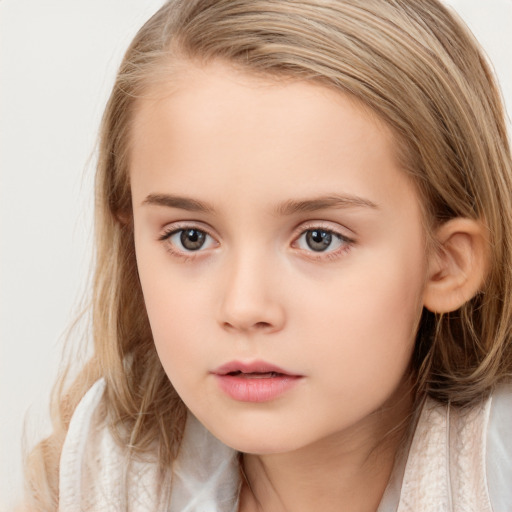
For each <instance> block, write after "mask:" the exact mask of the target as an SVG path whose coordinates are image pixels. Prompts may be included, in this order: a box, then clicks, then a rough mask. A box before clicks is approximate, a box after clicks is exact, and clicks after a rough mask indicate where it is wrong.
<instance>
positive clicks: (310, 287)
mask: <svg viewBox="0 0 512 512" xmlns="http://www.w3.org/2000/svg"><path fill="white" fill-rule="evenodd" d="M395 148H396V142H395V140H394V138H393V135H392V133H391V131H390V130H389V129H388V127H387V126H386V125H385V124H384V123H383V122H382V121H380V120H379V119H378V118H377V117H376V116H375V115H373V114H372V113H371V112H369V111H368V110H367V109H365V108H363V107H362V106H361V105H360V104H358V103H357V102H356V101H355V100H354V99H352V98H350V97H348V96H346V95H343V94H341V93H339V92H336V91H333V90H330V89H327V88H325V87H322V86H320V85H316V84H313V83H305V82H300V81H295V82H293V81H286V82H283V81H281V82H275V81H274V82H272V81H269V80H263V79H262V78H257V77H254V76H250V75H247V74H244V73H242V72H240V71H236V70H235V69H233V68H232V67H230V66H228V65H226V64H222V63H210V64H209V65H207V66H203V67H196V66H194V65H192V64H189V65H188V66H185V69H184V70H183V71H182V73H181V74H180V78H179V80H178V81H174V82H173V85H172V87H171V86H169V88H168V89H166V88H165V87H164V86H162V85H161V84H160V85H159V88H158V90H155V91H152V94H149V95H148V98H147V99H143V100H140V101H139V104H138V108H137V111H136V115H135V119H134V124H133V132H132V144H131V153H130V156H131V168H130V179H131V186H132V195H133V213H134V230H135V231H134V234H135V246H136V254H137V262H138V268H139V274H140V280H141V284H142V289H143V292H144V298H145V302H146V307H147V311H148V315H149V320H150V323H151V328H152V331H153V335H154V340H155V345H156V348H157V351H158V354H159V357H160V359H161V362H162V365H163V367H164V369H165V371H166V373H167V375H168V376H169V378H170V380H171V381H172V383H173V385H174V386H175V388H176V390H177V391H178V393H179V394H180V396H181V397H182V399H183V400H184V402H185V403H186V405H187V406H188V408H189V409H190V410H191V411H192V413H193V414H194V415H195V416H196V417H197V418H198V419H199V420H200V421H201V422H202V423H203V424H204V425H205V426H206V427H207V428H208V429H209V430H210V431H211V432H212V433H213V434H214V435H215V436H217V437H218V438H219V439H221V440H222V441H223V442H225V443H226V444H228V445H229V446H232V447H233V448H235V449H237V450H239V451H241V452H244V453H245V454H246V455H245V456H244V467H245V471H246V474H247V476H248V480H249V482H250V486H247V485H246V486H244V488H243V490H242V495H241V502H240V510H246V511H247V510H272V511H280V510H293V511H294V512H297V511H299V512H300V511H306V510H324V511H329V510H336V511H340V510H358V511H370V510H376V508H377V506H378V503H379V501H380V499H381V496H382V493H383V491H384V489H385V486H386V483H387V481H388V478H389V475H390V472H391V469H392V465H393V457H394V455H395V452H396V449H397V443H398V442H399V440H400V436H395V437H393V436H388V437H386V433H387V432H388V431H389V430H390V429H392V428H393V427H395V426H396V425H398V424H400V422H403V420H404V419H405V418H406V417H407V415H408V413H409V412H410V386H409V384H408V380H407V370H408V367H409V363H410V359H411V354H412V351H413V345H414V338H415V333H416V330H417V326H418V321H419V318H420V315H421V311H422V308H423V295H424V290H425V281H426V277H425V276H426V274H427V268H428V262H427V257H426V242H425V238H426V237H425V232H424V228H423V225H424V224H423V219H422V213H421V207H420V200H419V197H418V194H417V192H416V190H415V188H414V185H413V184H412V183H411V181H410V180H409V179H408V177H407V176H406V174H405V172H404V171H403V170H402V169H400V166H399V164H398V160H397V158H396V156H395ZM171 194H172V195H173V196H179V197H185V198H189V199H193V200H194V201H200V202H202V203H207V204H208V205H209V206H210V207H211V210H208V211H190V209H189V207H190V204H188V205H185V204H184V203H183V202H182V203H181V204H178V203H175V204H174V206H170V203H169V201H167V205H164V204H162V203H165V202H166V201H163V200H162V199H161V197H162V196H165V195H171ZM334 195H338V196H345V197H348V198H349V200H346V201H345V202H344V203H343V204H342V205H341V206H340V205H339V204H338V205H337V206H333V205H329V206H327V205H325V204H324V205H316V206H317V207H318V206H319V208H317V209H315V210H314V211H293V212H283V211H279V207H278V206H279V205H281V206H282V205H283V204H286V202H289V201H300V200H309V199H312V198H317V197H325V196H328V197H332V196H334ZM155 196H160V199H159V200H155ZM148 197H149V198H150V197H153V200H152V201H151V200H148ZM354 198H357V200H354ZM155 203H160V204H155ZM183 206H186V207H187V208H184V207H183ZM281 210H283V208H281ZM185 228H187V229H193V228H195V229H196V230H202V232H204V233H207V234H208V236H207V237H206V238H205V244H204V245H203V246H202V247H200V248H199V249H198V250H195V251H194V250H188V251H187V250H186V248H185V247H184V246H183V245H182V244H181V243H180V234H181V233H178V234H174V235H172V236H171V237H170V236H169V233H176V231H177V230H179V229H185ZM315 228H316V229H322V230H324V234H325V232H327V231H331V232H334V233H337V234H339V236H340V237H341V238H339V237H338V236H336V235H332V237H331V245H329V246H328V247H327V248H326V250H325V251H315V250H313V249H312V248H311V246H310V245H308V241H307V240H308V239H307V236H306V235H307V234H308V230H310V231H309V234H311V230H314V229H315ZM165 237H166V238H165ZM162 238H164V239H162ZM315 247H317V246H315ZM233 360H237V361H244V362H251V361H254V360H264V361H267V362H269V363H272V364H275V365H278V366H279V367H281V368H284V369H286V370H287V371H288V372H290V373H293V374H295V375H300V376H301V378H300V379H299V381H298V383H297V385H296V386H294V387H293V388H292V389H290V390H288V391H287V392H286V393H284V394H283V395H281V396H279V397H277V398H276V399H274V400H270V401H267V402H263V403H251V402H241V401H237V400H234V399H232V398H231V397H229V396H227V395H226V394H225V393H224V392H223V391H222V390H221V389H220V387H219V385H218V382H217V379H216V378H215V376H214V375H212V373H211V372H212V371H213V370H215V369H216V368H218V367H219V366H220V365H222V364H225V363H227V362H229V361H233ZM383 438H385V439H386V442H382V440H383ZM376 447H378V448H376ZM370 482H371V483H370ZM342 507H345V508H342Z"/></svg>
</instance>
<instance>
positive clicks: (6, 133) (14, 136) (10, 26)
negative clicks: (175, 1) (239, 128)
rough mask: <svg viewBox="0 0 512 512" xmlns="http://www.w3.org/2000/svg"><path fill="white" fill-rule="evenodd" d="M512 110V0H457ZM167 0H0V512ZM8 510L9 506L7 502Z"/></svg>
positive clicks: (56, 351) (35, 417)
mask: <svg viewBox="0 0 512 512" xmlns="http://www.w3.org/2000/svg"><path fill="white" fill-rule="evenodd" d="M449 3H450V4H452V5H454V6H455V7H456V8H457V9H458V10H459V12H460V14H461V15H462V16H463V17H464V18H465V19H466V21H467V22H468V24H469V25H470V27H471V28H472V30H473V31H474V32H475V34H476V35H477V37H478V38H479V39H480V41H481V42H482V44H483V45H484V48H485V49H486V51H487V52H488V54H489V55H490V58H491V60H492V61H493V63H494V66H495V68H496V71H497V74H498V77H499V79H500V82H501V86H502V89H503V92H504V95H505V97H506V101H507V103H508V110H509V112H511V109H512V65H511V64H510V63H512V0H486V1H482V0H450V2H449ZM161 4H162V0H87V1H81V2H79V1H78V0H45V1H40V0H2V1H0V59H1V89H0V102H1V103H0V144H1V146H0V170H1V175H0V244H1V246H0V247H1V253H0V257H1V260H0V305H1V310H0V328H1V333H0V334H1V336H0V509H2V510H3V508H5V509H6V510H7V509H8V508H10V507H11V506H12V504H13V503H14V501H15V499H16V498H17V497H18V496H19V494H20V490H19V489H20V487H21V480H22V478H21V437H22V436H21V433H22V428H23V418H24V416H25V414H26V412H27V410H29V409H30V428H29V430H28V433H29V441H30V442H32V441H33V440H34V439H35V438H36V437H38V436H42V435H43V434H45V433H48V420H47V413H46V408H47V402H48V395H49V390H50V388H51V385H52V383H53V381H54V379H55V376H56V373H57V368H58V361H59V358H60V353H61V349H62V340H63V333H64V331H65V329H66V328H67V327H68V326H69V324H70V322H71V320H72V319H73V318H74V317H75V316H76V313H77V308H78V306H79V299H80V297H81V295H82V294H83V291H84V289H85V288H86V279H87V275H88V271H89V260H90V255H91V240H92V236H91V235H92V229H91V226H92V217H91V216H92V182H93V174H94V157H93V151H94V143H95V138H96V133H97V128H98V124H99V119H100V116H101V113H102V110H103V107H104V104H105V101H106V98H107V95H108V93H109V89H110V87H111V85H112V83H113V79H114V74H115V71H116V68H117V66H118V64H119V62H120V60H121V57H122V54H123V52H124V50H125V48H126V47H127V45H128V43H129V41H130V40H131V38H132V37H133V36H134V35H135V32H136V31H137V29H138V28H139V27H140V26H141V25H142V23H143V22H144V21H145V19H147V18H148V17H149V15H150V14H152V13H153V12H154V11H155V10H156V9H157V8H158V7H159V6H160V5H161ZM2 507H3V508H2Z"/></svg>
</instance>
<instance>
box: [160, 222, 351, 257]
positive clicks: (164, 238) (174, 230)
mask: <svg viewBox="0 0 512 512" xmlns="http://www.w3.org/2000/svg"><path fill="white" fill-rule="evenodd" d="M186 230H196V231H199V232H201V233H204V234H205V235H207V236H209V237H210V238H212V239H213V240H215V238H214V237H213V235H211V234H210V233H209V231H208V230H207V229H204V228H203V227H202V226H201V227H199V226H197V225H194V224H184V225H174V226H172V227H170V228H167V229H166V230H165V231H164V232H163V233H162V235H160V236H159V237H158V240H159V241H160V242H163V243H164V244H165V246H166V250H167V251H168V252H169V253H171V254H172V255H173V256H176V257H178V258H180V259H181V260H182V261H184V262H186V261H190V260H194V259H196V258H197V257H199V254H200V253H201V252H203V251H201V249H198V250H197V251H186V250H184V251H182V250H179V249H176V248H175V247H174V246H173V244H171V242H170V238H171V237H172V236H174V235H176V234H178V233H182V232H183V231H186ZM315 230H317V231H322V232H324V233H327V234H330V235H332V236H333V237H335V238H337V239H338V240H339V242H340V243H342V244H343V245H342V246H341V247H340V248H339V249H336V250H333V251H316V252H315V251H313V250H309V251H307V250H304V252H306V253H307V257H308V258H310V259H312V260H316V261H318V260H324V261H325V260H328V261H331V260H335V259H337V258H340V257H341V256H343V255H344V254H345V253H346V252H348V251H349V250H350V249H351V248H352V246H353V245H354V244H355V240H354V239H352V238H349V237H347V236H345V235H343V234H341V233H340V232H338V231H336V230H334V229H332V228H330V227H325V226H322V225H321V223H316V224H311V225H306V226H301V228H300V231H298V232H296V235H295V236H294V242H293V243H294V244H296V243H297V241H298V240H300V238H301V237H302V236H304V235H305V234H306V233H308V232H311V231H315ZM299 250H301V249H299ZM196 253H197V254H196Z"/></svg>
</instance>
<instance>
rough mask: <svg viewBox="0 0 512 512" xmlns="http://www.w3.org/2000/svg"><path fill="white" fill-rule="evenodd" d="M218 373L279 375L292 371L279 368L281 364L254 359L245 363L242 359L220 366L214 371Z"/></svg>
mask: <svg viewBox="0 0 512 512" xmlns="http://www.w3.org/2000/svg"><path fill="white" fill-rule="evenodd" d="M213 373H215V374H216V375H235V374H236V375H241V374H244V375H247V376H249V375H253V376H254V375H255V376H258V375H268V374H278V375H290V376H293V375H292V374H291V373H289V372H287V371H286V370H283V369H282V368H279V366H275V365H273V364H270V363H266V362H265V361H254V362H251V363H244V362H241V361H231V362H229V363H226V364H224V365H222V366H219V368H217V369H216V370H214V371H213Z"/></svg>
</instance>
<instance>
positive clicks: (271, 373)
mask: <svg viewBox="0 0 512 512" xmlns="http://www.w3.org/2000/svg"><path fill="white" fill-rule="evenodd" d="M212 373H213V375H214V376H215V377H216V379H217V382H218V384H219V386H220V389H221V390H222V391H223V392H224V393H225V394H227V395H228V396H229V397H230V398H232V399H234V400H237V401H241V402H268V401H270V400H274V399H276V398H278V397H279V396H280V395H282V394H284V393H285V392H287V391H288V390H290V389H292V388H293V387H294V386H295V385H296V384H297V383H298V381H299V380H300V379H302V377H303V376H302V375H296V374H292V373H290V372H288V371H287V370H284V369H282V368H280V367H278V366H275V365H273V364H270V363H267V362H265V361H254V362H250V363H244V362H241V361H231V362H229V363H226V364H224V365H222V366H220V367H218V368H217V369H216V370H214V371H213V372H212Z"/></svg>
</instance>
